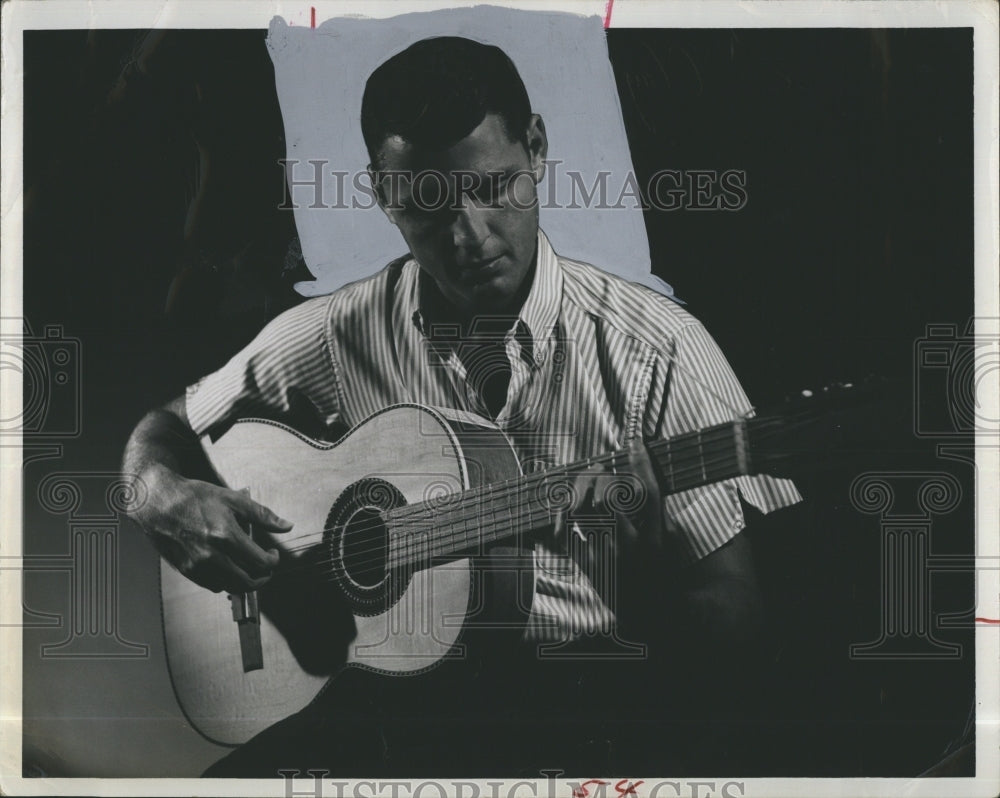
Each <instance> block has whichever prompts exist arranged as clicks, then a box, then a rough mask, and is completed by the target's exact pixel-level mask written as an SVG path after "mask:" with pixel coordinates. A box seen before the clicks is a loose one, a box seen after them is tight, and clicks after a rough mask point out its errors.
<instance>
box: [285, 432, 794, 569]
mask: <svg viewBox="0 0 1000 798" xmlns="http://www.w3.org/2000/svg"><path fill="white" fill-rule="evenodd" d="M789 426H791V422H788V421H787V419H786V422H785V424H784V425H783V426H782V427H781V428H775V429H774V430H772V431H770V432H769V431H768V429H767V427H766V426H765V427H764V428H763V429H762V430H761V431H760V432H759V433H757V434H756V436H755V437H756V438H757V440H758V441H762V440H765V439H767V438H769V437H774V436H776V435H785V434H787V433H788V431H789V430H788V427H789ZM727 428H728V429H727ZM709 429H710V431H711V432H712V433H724V432H727V431H729V430H731V425H730V424H725V425H720V427H719V428H716V429H712V428H709ZM707 435H708V432H707V431H706V433H705V434H703V436H702V442H704V441H705V440H706V438H707ZM673 440H677V439H673ZM664 443H669V441H656V442H654V443H653V444H652V445H651V446H655V445H656V444H664ZM692 445H694V446H697V445H698V444H697V442H695V443H693V444H692ZM661 449H662V447H661ZM679 450H680V449H678V451H679ZM626 454H627V452H625V451H618V452H612V453H609V454H608V455H603V456H599V457H597V458H592V459H591V460H590V461H580V462H579V463H575V464H570V466H572V468H571V467H570V466H562V467H560V468H558V469H552V470H549V471H545V472H540V473H539V474H536V475H528V476H529V477H538V478H539V479H540V480H541V479H545V478H550V477H552V476H553V475H554V474H557V473H563V472H565V473H566V474H568V473H569V472H571V471H578V470H582V469H584V468H586V467H588V466H587V465H586V464H587V463H588V462H589V463H595V462H598V461H602V460H606V461H611V460H613V459H615V458H617V457H621V456H623V455H626ZM732 454H735V453H732ZM729 462H731V458H730V455H729V454H727V455H726V456H723V457H716V458H709V459H705V460H704V462H703V463H699V464H695V465H692V466H690V467H686V468H683V469H680V470H679V471H678V472H677V473H683V472H685V471H692V470H693V471H705V472H706V473H707V471H708V470H709V469H710V468H714V467H717V466H719V465H721V464H724V463H729ZM521 479H524V477H517V478H515V480H514V481H518V480H521ZM506 482H511V480H507V481H506ZM504 484H505V483H491V484H490V485H486V486H479V488H477V489H470V490H469V491H466V492H463V493H460V494H453V495H454V496H460V497H464V498H468V495H467V494H472V493H480V492H482V493H494V492H495V494H496V495H503V494H501V492H500V491H499V490H496V491H495V486H497V485H501V486H503V485H504ZM504 490H505V491H507V488H504ZM529 498H530V497H529ZM491 500H492V498H491ZM457 503H458V502H456V504H457ZM522 505H524V503H523V502H518V504H517V507H518V515H517V523H515V522H514V516H513V514H512V511H511V510H510V508H508V513H507V514H508V515H509V516H510V520H506V519H500V520H497V519H495V518H493V519H491V521H490V522H489V523H486V522H485V521H484V520H483V519H479V520H480V524H479V526H478V527H477V533H476V534H473V535H471V536H469V535H466V534H464V533H463V530H461V529H459V530H455V531H454V532H451V533H447V534H445V535H442V536H440V537H439V538H437V541H438V542H439V543H443V544H444V551H443V552H441V553H457V552H456V551H455V550H454V549H453V548H452V546H453V544H454V541H455V539H456V538H464V542H467V543H468V544H469V545H470V546H474V545H475V544H476V543H481V542H483V541H484V538H487V536H488V535H490V534H495V532H496V531H497V529H506V528H509V527H510V526H513V525H519V522H521V521H523V520H524V518H525V516H526V517H527V519H528V521H529V523H533V515H534V513H535V512H548V511H547V510H545V509H544V508H543V509H540V510H538V511H536V510H533V509H532V508H531V505H530V504H527V505H526V506H524V507H523V508H522ZM407 508H408V509H420V510H422V511H425V512H429V513H430V514H431V518H429V519H428V520H435V519H434V518H433V513H434V512H436V511H437V509H438V508H420V507H419V505H405V506H403V507H401V508H395V509H397V510H399V509H407ZM491 515H495V511H494V512H493V513H491ZM474 517H475V516H473V518H474ZM436 520H438V521H440V520H441V519H440V518H439V519H436ZM468 520H471V519H470V518H469V517H468V516H464V517H462V518H460V519H458V520H457V521H450V522H448V523H449V525H454V524H455V523H461V522H462V521H468ZM381 525H382V523H381V522H377V523H375V524H373V525H369V526H368V527H367V528H366V530H365V531H371V529H372V528H376V527H378V526H381ZM484 528H485V529H487V530H488V532H487V533H484ZM323 531H324V532H325V531H328V530H323ZM500 537H504V536H500ZM431 543H433V541H431ZM318 547H319V544H318V543H313V544H310V545H308V546H303V547H301V549H311V548H318ZM435 548H440V546H438V547H434V546H433V545H430V544H425V545H424V546H422V547H421V549H420V550H421V553H422V556H423V558H424V559H430V558H431V557H432V556H434V554H435V553H434V549H435ZM425 549H426V550H427V551H424V550H425ZM397 551H398V549H397ZM361 553H363V554H370V553H374V554H375V555H376V556H375V557H373V558H371V559H368V560H363V561H361V562H357V563H355V566H356V567H358V568H363V567H365V566H368V565H372V564H375V563H385V561H386V560H387V559H388V558H387V557H386V545H385V543H380V544H377V545H376V546H373V547H371V548H369V549H366V550H362V552H361ZM466 556H471V555H466ZM338 559H339V558H338ZM333 561H334V558H333V557H330V558H324V559H323V560H320V561H310V562H308V563H303V567H302V569H301V570H306V569H314V568H317V567H319V566H325V565H329V564H331V563H332V562H333ZM404 564H405V561H404ZM397 567H398V566H397ZM298 570H300V569H299V568H298V567H297V566H291V567H289V568H286V569H283V570H282V571H281V572H279V574H276V575H275V578H278V577H279V576H280V575H287V574H290V573H292V572H293V571H298ZM329 576H333V574H329Z"/></svg>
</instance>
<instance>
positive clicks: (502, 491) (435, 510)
mask: <svg viewBox="0 0 1000 798" xmlns="http://www.w3.org/2000/svg"><path fill="white" fill-rule="evenodd" d="M731 433H732V425H731V424H725V425H721V428H716V429H712V428H709V431H705V432H703V434H702V438H701V441H700V442H699V441H698V440H697V436H696V435H694V436H692V439H691V440H690V442H688V443H687V445H684V444H681V445H679V446H677V447H676V448H672V449H671V451H670V452H669V455H670V457H671V459H672V458H673V456H674V455H683V454H684V453H685V450H691V449H694V448H698V449H703V448H704V444H706V443H708V444H709V445H711V444H712V443H715V442H716V441H717V440H719V439H720V438H723V437H725V438H728V437H730V435H731ZM674 440H677V439H674ZM666 443H669V442H668V441H656V442H654V443H653V444H651V445H650V448H651V449H655V450H654V451H652V452H651V454H653V455H654V457H656V458H657V459H661V460H662V457H663V456H665V455H666V454H667V452H666V451H665V450H664V448H663V446H662V444H666ZM657 444H660V445H661V446H659V447H657ZM627 455H628V453H627V451H624V450H619V451H617V452H611V453H609V454H607V455H601V456H598V457H595V458H591V459H589V460H586V461H580V462H579V463H574V464H569V465H568V466H562V467H559V468H555V469H551V470H548V471H544V472H540V473H538V474H532V475H527V476H525V477H515V478H514V479H512V480H506V481H504V482H500V483H491V484H489V485H485V486H478V487H477V488H474V489H469V490H467V491H464V492H461V493H456V494H451V495H449V496H448V497H445V498H444V500H443V502H442V504H441V505H438V506H436V507H435V506H427V505H425V506H423V507H421V506H420V505H404V506H402V507H399V508H393V509H394V510H395V511H397V512H396V518H394V519H393V518H390V519H389V521H390V523H391V522H392V521H396V522H403V523H412V522H413V520H414V517H417V516H419V518H417V522H418V523H421V524H427V523H429V522H436V523H438V524H448V525H449V526H455V525H459V526H460V527H461V525H462V524H463V523H467V522H469V521H471V520H475V521H478V526H477V532H476V533H474V534H472V535H469V534H468V533H467V532H466V531H465V530H463V529H462V528H459V529H456V530H452V531H451V532H448V533H443V534H441V535H439V536H437V537H435V538H432V539H425V540H422V541H419V545H416V546H415V548H414V549H412V550H411V551H410V552H407V551H404V555H405V554H412V555H416V556H417V557H419V558H428V557H433V556H439V555H440V554H447V553H451V552H454V551H456V549H455V548H454V544H455V543H456V541H460V542H461V543H463V544H465V545H463V546H462V547H461V548H462V549H464V548H466V547H474V546H475V545H476V544H477V543H481V542H483V539H484V538H488V539H494V538H493V537H492V536H493V535H495V534H496V532H497V530H503V529H506V528H508V527H511V526H519V525H520V524H521V523H522V522H523V521H524V520H525V518H527V519H528V520H529V523H533V522H534V518H533V517H534V515H536V514H542V515H543V517H546V521H549V520H551V518H552V509H551V508H548V507H544V506H539V507H537V509H536V508H535V507H533V506H532V503H531V502H532V500H533V499H534V498H535V495H531V494H530V493H529V495H527V496H525V495H524V494H525V492H526V491H530V488H531V487H535V486H536V485H537V486H538V487H544V485H545V482H547V481H552V480H554V479H558V478H560V477H565V476H569V475H570V474H572V473H573V472H578V471H583V470H585V469H586V468H588V467H590V466H591V465H594V464H601V463H614V462H615V461H618V460H621V459H623V458H624V459H626V460H627ZM736 462H737V456H736V453H735V451H733V452H729V451H726V452H725V454H724V455H722V456H716V457H708V458H701V459H700V461H699V462H698V463H694V464H692V465H690V466H685V467H681V468H678V469H673V471H672V477H673V478H672V480H671V481H672V482H673V483H674V484H676V483H678V482H680V481H682V480H683V479H686V478H687V476H688V475H689V474H692V473H700V474H703V475H705V476H706V477H707V478H709V479H710V478H711V477H710V476H709V472H711V471H713V470H714V469H716V468H718V467H720V466H723V465H725V466H728V467H730V470H731V467H732V466H734V465H735V464H736ZM660 465H661V468H664V467H663V465H662V463H661V464H660ZM664 470H666V469H665V468H664ZM720 478H721V477H720ZM511 483H520V484H511ZM511 488H514V489H516V492H514V493H513V495H514V496H516V497H517V501H515V502H510V501H507V503H506V506H501V507H500V508H495V507H494V504H495V503H496V501H497V500H498V499H508V500H509V499H510V498H511V494H512V491H511ZM671 492H680V491H679V490H672V491H671ZM480 497H481V498H482V499H486V500H488V502H489V504H490V509H489V510H488V511H487V512H488V514H489V515H490V516H491V518H489V519H486V518H484V517H483V516H484V515H485V514H486V513H483V512H482V511H480V510H479V509H478V508H473V510H472V511H471V513H470V512H463V511H461V509H460V508H461V507H462V505H467V504H469V503H470V500H471V499H472V498H480ZM536 504H537V503H536ZM456 508H457V509H459V510H460V512H459V513H458V514H457V516H456V514H455V513H454V509H456ZM400 510H404V511H405V510H411V511H414V510H415V511H416V512H409V513H400V512H398V511H400ZM442 510H443V512H442ZM515 512H516V515H515ZM497 513H501V514H503V515H504V516H506V518H499V519H498V518H496V515H497ZM383 525H384V521H382V520H379V521H376V522H373V523H369V524H366V525H365V526H363V527H360V528H358V529H355V530H353V532H354V534H363V533H365V532H371V531H373V530H374V529H377V528H379V527H381V526H383ZM327 531H329V530H327V529H324V530H322V532H321V533H313V535H311V536H313V537H314V536H315V535H316V534H323V533H325V532H327ZM420 531H421V532H423V531H425V530H420ZM403 534H407V533H403ZM410 534H411V535H412V533H410ZM499 537H502V536H499ZM411 539H412V538H411ZM415 543H417V541H415ZM318 545H319V543H311V544H308V545H306V546H301V547H297V548H286V549H285V550H286V551H289V552H293V551H297V550H307V549H311V548H317V547H318ZM397 551H398V548H397ZM368 554H376V556H375V557H374V558H372V559H368V560H360V561H356V562H355V565H356V566H357V567H364V566H366V565H371V564H374V563H375V562H383V561H385V560H386V545H385V543H384V542H380V543H378V544H376V545H374V546H372V547H371V548H369V549H362V550H360V551H358V552H356V553H355V554H354V558H357V557H362V556H364V555H368ZM389 559H390V561H391V559H392V558H391V557H390V558H389ZM332 561H333V558H332V557H331V558H329V559H328V560H323V561H318V562H317V561H310V562H309V563H306V564H304V565H305V566H306V567H316V566H319V565H324V564H327V563H328V562H332ZM292 570H296V569H295V568H294V567H290V568H286V569H284V571H283V572H284V573H289V572H291V571H292Z"/></svg>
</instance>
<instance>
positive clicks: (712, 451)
mask: <svg viewBox="0 0 1000 798" xmlns="http://www.w3.org/2000/svg"><path fill="white" fill-rule="evenodd" d="M746 424H747V421H745V420H743V419H740V420H737V421H733V422H727V423H725V424H720V425H718V426H715V427H710V428H707V429H703V430H699V431H697V432H692V433H688V434H684V435H679V436H677V437H674V438H671V439H670V440H661V441H655V442H653V443H650V444H649V445H648V446H647V449H648V451H649V453H650V457H651V459H652V461H653V465H654V467H655V469H656V472H657V477H658V478H659V480H660V490H661V492H662V493H664V494H672V493H680V492H682V491H685V490H691V489H692V488H696V487H700V486H702V485H707V484H710V483H713V482H718V481H721V480H723V479H728V478H730V477H734V476H739V475H741V474H747V473H750V472H749V457H748V454H747V446H746ZM628 463H629V454H628V452H626V451H617V452H612V453H610V454H606V455H601V456H599V457H593V458H590V459H587V460H581V461H578V462H575V463H571V464H569V465H566V466H561V467H558V468H554V469H550V470H547V471H543V472H539V473H535V474H528V475H525V476H521V477H517V478H515V479H511V480H507V481H506V482H499V483H495V484H491V485H486V486H483V487H477V488H472V489H469V490H466V491H462V492H460V493H454V494H450V495H446V496H442V497H441V498H440V499H434V500H431V501H425V502H421V503H419V504H411V505H406V506H404V507H399V508H396V509H394V510H391V511H389V512H388V513H386V516H385V520H386V523H387V524H388V525H389V526H390V527H391V529H392V532H393V534H391V535H390V536H389V541H390V544H389V545H390V548H389V553H388V565H389V566H390V567H400V566H404V565H405V566H408V567H417V568H420V567H426V565H427V564H428V563H429V561H431V560H437V559H441V558H448V557H458V556H468V555H470V554H477V553H479V552H480V551H481V549H482V547H483V546H485V545H488V544H490V543H494V542H496V541H498V540H503V539H506V538H512V537H516V536H527V535H530V534H531V533H533V532H536V531H538V530H540V529H543V528H545V527H547V526H550V525H551V524H552V523H554V522H555V520H556V519H557V518H558V517H559V516H560V515H561V514H563V513H565V512H566V510H567V509H568V508H569V506H570V504H571V500H572V490H573V488H572V480H573V477H574V476H575V475H576V474H578V473H580V472H582V471H585V470H587V469H588V468H591V467H592V466H595V465H601V466H603V467H604V471H605V473H606V474H609V475H610V477H611V479H610V483H609V485H608V486H607V490H606V493H605V496H604V498H605V504H606V505H607V506H608V507H609V509H611V510H619V511H623V512H630V511H634V510H637V509H638V508H639V507H640V506H641V505H642V502H643V501H645V498H646V497H645V488H644V486H643V485H642V483H641V481H640V480H639V479H638V478H637V477H636V476H635V475H633V474H631V473H628Z"/></svg>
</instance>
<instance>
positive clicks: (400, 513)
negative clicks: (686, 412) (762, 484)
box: [286, 430, 728, 551]
mask: <svg viewBox="0 0 1000 798" xmlns="http://www.w3.org/2000/svg"><path fill="white" fill-rule="evenodd" d="M718 432H722V431H721V430H720V431H718ZM715 437H721V436H718V435H716V436H713V438H715ZM713 438H703V443H704V442H708V443H713V442H714V440H713ZM656 443H660V442H656ZM654 445H655V443H654ZM692 448H702V447H700V446H699V445H698V443H697V442H694V443H692V444H691V445H689V446H686V447H683V446H682V447H679V448H677V449H676V450H673V451H672V452H671V454H672V455H673V454H677V455H678V456H681V455H683V454H684V453H685V449H692ZM627 454H628V453H627V452H626V451H624V450H619V451H616V452H611V453H608V454H605V455H598V456H596V457H593V458H590V459H588V460H582V461H578V462H576V463H571V464H567V465H564V466H559V467H556V468H552V469H549V470H546V471H543V472H538V473H536V474H527V475H519V476H516V477H513V478H510V479H507V480H503V481H501V482H494V483H490V484H488V485H480V486H476V487H473V488H469V489H466V490H464V491H459V492H456V493H453V494H448V495H446V496H442V497H441V499H440V500H439V502H438V503H437V504H431V503H429V502H426V501H425V502H421V503H419V504H409V505H400V506H399V507H395V508H391V509H390V510H389V511H388V513H387V514H388V515H389V519H388V520H389V521H390V522H408V521H410V520H411V519H412V518H413V517H415V516H423V519H421V520H438V521H440V520H441V518H440V516H441V514H442V512H444V513H447V512H449V511H452V510H454V509H455V508H458V507H460V506H461V505H463V504H468V503H470V502H473V501H474V500H476V499H479V498H485V497H486V495H489V494H492V495H490V496H489V498H490V500H491V501H495V500H496V499H503V498H509V497H510V495H511V494H513V495H515V496H517V495H519V494H520V495H522V496H523V494H524V492H525V491H526V490H528V489H530V488H532V487H536V486H538V487H541V486H543V485H544V483H545V482H546V481H558V480H560V479H562V478H565V477H568V476H571V475H572V474H573V473H575V472H582V471H584V470H585V469H587V468H589V467H591V466H593V465H598V464H603V463H605V462H608V463H614V461H616V460H618V459H620V458H622V457H627ZM726 459H728V458H726ZM717 464H718V461H717V460H716V459H714V458H710V459H705V460H703V461H699V462H698V463H697V464H692V465H691V466H684V467H681V468H677V469H673V480H672V481H674V482H677V481H679V480H680V479H681V478H686V477H687V475H688V473H693V472H700V471H702V470H703V467H704V470H708V469H710V468H711V467H713V466H715V465H717ZM671 492H679V491H675V490H671ZM480 494H482V495H480ZM529 498H531V497H529ZM521 500H522V499H521V498H520V497H519V501H521ZM382 524H383V521H381V520H379V521H375V522H373V523H371V524H368V525H366V526H362V527H358V528H356V530H355V531H356V532H366V531H371V530H372V529H375V528H378V527H379V526H381V525H382ZM331 530H332V527H331V528H324V529H321V530H319V532H312V533H306V534H304V535H301V536H299V537H298V538H296V539H301V538H304V537H315V536H316V535H317V534H323V533H326V532H329V531H331ZM311 545H313V544H310V545H308V546H303V547H300V548H303V549H305V548H310V547H311ZM286 550H288V551H295V550H296V549H295V548H286Z"/></svg>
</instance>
